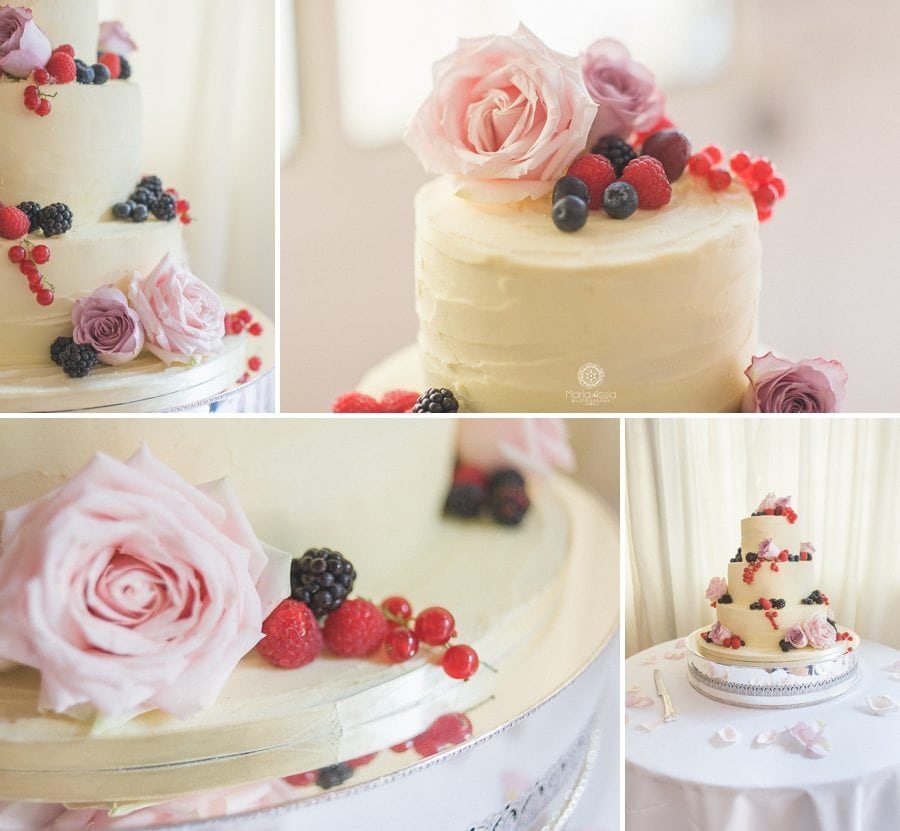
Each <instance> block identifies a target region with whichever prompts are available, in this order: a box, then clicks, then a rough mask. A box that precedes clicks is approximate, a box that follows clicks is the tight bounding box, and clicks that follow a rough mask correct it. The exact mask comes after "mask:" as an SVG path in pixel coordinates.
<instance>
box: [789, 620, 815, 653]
mask: <svg viewBox="0 0 900 831" xmlns="http://www.w3.org/2000/svg"><path fill="white" fill-rule="evenodd" d="M784 639H785V640H786V641H787V642H788V643H789V644H790V645H791V646H793V647H794V649H803V647H804V646H806V645H807V644H808V643H809V640H808V639H807V637H806V633H805V632H804V631H803V627H801V626H797V625H796V624H795V625H794V626H789V627H788V629H787V632H785V633H784Z"/></svg>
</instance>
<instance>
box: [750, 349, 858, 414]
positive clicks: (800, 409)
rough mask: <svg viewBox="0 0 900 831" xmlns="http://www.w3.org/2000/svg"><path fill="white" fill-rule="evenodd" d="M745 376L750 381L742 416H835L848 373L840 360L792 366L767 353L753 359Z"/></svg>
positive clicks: (842, 397) (814, 359)
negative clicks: (795, 414)
mask: <svg viewBox="0 0 900 831" xmlns="http://www.w3.org/2000/svg"><path fill="white" fill-rule="evenodd" d="M744 374H745V375H746V376H747V378H749V379H750V385H749V386H748V387H747V392H746V393H745V394H744V401H743V404H742V407H741V408H742V410H743V411H744V412H745V413H838V412H840V411H841V410H842V409H843V407H844V400H845V398H846V397H847V372H846V370H845V369H844V367H843V366H841V364H840V362H839V361H826V360H824V359H823V358H811V359H807V360H804V361H799V362H798V363H794V362H792V361H787V360H785V359H784V358H778V357H776V356H775V355H773V354H772V353H771V352H768V353H766V354H765V355H763V356H762V357H761V358H758V357H755V356H754V357H753V358H752V359H751V361H750V366H749V367H747V369H746V370H744Z"/></svg>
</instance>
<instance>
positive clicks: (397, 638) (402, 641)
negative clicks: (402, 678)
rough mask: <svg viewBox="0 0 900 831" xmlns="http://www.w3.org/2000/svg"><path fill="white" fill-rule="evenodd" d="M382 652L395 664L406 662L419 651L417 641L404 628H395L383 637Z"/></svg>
mask: <svg viewBox="0 0 900 831" xmlns="http://www.w3.org/2000/svg"><path fill="white" fill-rule="evenodd" d="M384 651H385V654H386V655H387V656H388V660H390V661H392V662H393V663H395V664H399V663H402V662H403V661H408V660H409V659H410V658H412V657H413V656H414V655H415V654H416V653H417V652H418V651H419V639H418V638H417V637H416V635H415V633H414V632H410V631H409V629H407V628H406V627H405V626H395V627H394V628H393V629H389V630H388V633H387V634H386V635H385V636H384Z"/></svg>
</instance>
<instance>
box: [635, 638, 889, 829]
mask: <svg viewBox="0 0 900 831" xmlns="http://www.w3.org/2000/svg"><path fill="white" fill-rule="evenodd" d="M684 654H685V653H684V641H683V640H678V641H669V642H667V643H663V644H660V645H659V646H656V647H653V648H652V649H648V650H645V651H644V652H640V653H638V654H637V655H633V656H632V657H631V658H629V659H628V660H627V661H626V662H625V686H626V691H627V692H626V707H625V732H624V741H625V828H626V831H659V829H665V830H666V831H707V830H708V829H717V830H718V829H722V830H723V831H725V830H726V829H727V830H728V831H730V829H738V830H739V831H743V829H767V828H781V829H790V831H895V829H897V828H900V651H898V650H896V649H892V648H890V647H887V646H884V645H882V644H877V643H869V642H866V641H863V642H862V646H861V647H860V673H861V678H860V681H859V683H858V684H857V685H856V687H854V688H853V689H852V690H850V692H848V693H847V694H846V695H844V696H843V697H841V698H838V699H836V700H834V701H830V702H827V703H825V704H818V705H815V706H811V707H801V708H797V709H787V710H769V709H766V710H756V709H745V708H743V707H735V706H731V705H728V704H720V703H718V702H716V701H713V700H710V699H708V698H706V697H705V696H703V695H702V694H701V693H699V692H697V691H696V690H695V689H694V688H693V687H691V686H690V684H689V682H688V678H687V668H686V666H685V661H684ZM654 669H659V670H660V671H661V672H662V676H663V678H664V679H665V682H666V686H667V687H668V690H669V693H670V695H671V698H672V703H673V704H674V706H675V709H676V710H677V711H678V714H679V717H678V719H676V720H675V721H670V722H668V723H664V722H663V720H662V714H663V709H662V704H661V700H660V699H659V697H658V696H657V694H656V688H655V685H654V681H653V670H654ZM876 696H884V697H887V698H888V699H892V700H893V701H894V702H896V703H897V705H898V706H897V708H895V709H893V710H889V711H887V712H883V713H882V714H880V715H876V714H875V713H874V712H873V710H872V708H871V707H870V704H869V700H868V699H869V698H872V697H876ZM881 704H882V706H885V705H886V706H889V702H888V701H882V702H881ZM798 722H806V723H807V724H809V725H811V726H812V727H814V728H815V727H817V724H818V723H819V722H822V723H824V725H825V726H826V727H825V734H824V735H825V738H826V739H827V741H828V743H829V744H830V748H831V749H830V752H827V753H825V755H817V754H816V753H814V752H812V751H810V750H808V749H807V748H806V747H805V746H804V745H803V744H801V743H800V742H799V741H798V740H797V739H795V738H794V737H793V736H792V735H791V734H790V733H789V732H788V729H789V728H791V727H794V726H795V725H796V724H797V723H798Z"/></svg>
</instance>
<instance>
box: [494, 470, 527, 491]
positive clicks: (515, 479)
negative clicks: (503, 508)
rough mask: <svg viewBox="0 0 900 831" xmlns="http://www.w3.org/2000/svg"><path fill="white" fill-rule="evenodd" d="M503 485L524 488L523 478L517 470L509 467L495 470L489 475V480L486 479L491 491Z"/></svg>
mask: <svg viewBox="0 0 900 831" xmlns="http://www.w3.org/2000/svg"><path fill="white" fill-rule="evenodd" d="M503 485H511V486H512V487H515V488H524V487H525V477H524V476H522V474H521V473H519V471H518V470H515V469H514V468H511V467H506V468H503V469H501V470H497V471H495V472H494V473H492V474H491V478H490V479H488V488H489V489H490V490H493V489H494V488H499V487H501V486H503Z"/></svg>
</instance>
